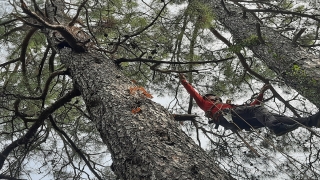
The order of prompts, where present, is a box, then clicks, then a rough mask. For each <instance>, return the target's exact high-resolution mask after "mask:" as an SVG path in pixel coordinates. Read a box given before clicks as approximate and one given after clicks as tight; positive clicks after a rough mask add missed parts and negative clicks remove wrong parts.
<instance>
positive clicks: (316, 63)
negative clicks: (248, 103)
mask: <svg viewBox="0 0 320 180" xmlns="http://www.w3.org/2000/svg"><path fill="white" fill-rule="evenodd" d="M202 2H204V3H207V4H208V6H210V7H212V11H213V12H214V14H215V17H216V18H217V20H218V21H219V22H221V23H222V25H223V26H224V27H225V28H226V29H228V30H229V32H230V33H231V34H232V37H233V40H234V42H236V43H237V44H239V45H241V46H246V47H248V48H249V49H251V50H252V52H253V53H254V55H255V56H256V57H258V58H260V59H261V60H262V61H263V62H264V63H265V64H266V65H267V66H268V67H269V68H270V69H271V70H273V71H274V72H276V73H277V75H278V76H279V77H281V78H282V79H283V80H284V82H285V83H286V84H287V85H288V86H290V87H292V88H294V89H295V90H296V91H298V92H299V93H300V94H302V95H303V96H304V97H306V98H307V99H309V100H310V101H311V102H312V103H314V104H315V105H316V106H318V107H320V89H319V88H318V87H319V86H320V82H319V79H320V71H319V70H318V69H319V67H320V58H319V56H318V55H316V54H312V53H310V52H307V51H306V49H304V48H303V47H300V46H298V45H296V44H295V43H293V42H292V40H290V39H288V38H286V37H284V36H282V35H281V34H280V33H279V32H276V31H274V30H273V29H272V28H269V27H266V26H263V25H260V26H261V27H260V29H261V31H260V33H261V37H262V38H263V41H264V42H260V41H261V40H260V41H259V40H258V41H251V42H250V41H249V40H252V39H254V38H253V37H256V36H258V30H257V29H258V28H257V23H259V21H258V20H257V19H256V18H255V17H253V16H252V14H250V13H246V16H245V17H243V9H241V8H239V7H237V6H235V5H232V4H225V7H226V8H223V6H222V4H221V2H222V1H220V0H210V1H209V0H202ZM258 39H259V38H258Z"/></svg>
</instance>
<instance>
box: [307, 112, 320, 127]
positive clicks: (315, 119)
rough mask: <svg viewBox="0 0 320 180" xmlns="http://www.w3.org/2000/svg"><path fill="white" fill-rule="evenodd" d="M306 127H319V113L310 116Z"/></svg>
mask: <svg viewBox="0 0 320 180" xmlns="http://www.w3.org/2000/svg"><path fill="white" fill-rule="evenodd" d="M308 125H309V127H312V126H315V127H320V111H319V112H317V113H316V114H314V115H312V116H310V120H309V123H308Z"/></svg>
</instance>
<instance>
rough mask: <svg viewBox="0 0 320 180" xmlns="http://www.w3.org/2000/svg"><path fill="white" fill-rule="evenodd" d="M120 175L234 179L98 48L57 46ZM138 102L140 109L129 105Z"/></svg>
mask: <svg viewBox="0 0 320 180" xmlns="http://www.w3.org/2000/svg"><path fill="white" fill-rule="evenodd" d="M60 56H61V61H62V62H63V63H64V64H66V66H67V67H68V68H69V69H70V72H71V76H72V79H73V81H74V83H75V85H76V86H77V87H78V88H79V90H80V91H81V93H82V97H83V99H84V101H85V103H86V105H87V108H88V111H89V113H90V115H91V118H92V119H93V121H94V122H95V123H96V127H97V129H98V131H99V132H100V134H101V138H102V139H103V141H104V142H105V143H106V144H107V145H108V148H109V151H110V152H111V155H112V159H113V165H112V168H113V171H114V172H115V174H116V175H117V176H118V177H119V178H120V179H206V180H207V179H219V180H223V179H232V177H231V176H230V175H228V174H227V173H226V172H225V171H223V170H221V169H220V168H219V167H218V165H217V164H215V163H214V159H213V158H212V157H210V156H208V155H207V153H206V152H205V151H204V150H202V149H201V148H200V147H199V146H198V145H196V144H195V142H194V141H193V140H192V139H191V138H190V137H188V136H187V135H186V134H185V133H184V132H183V131H182V130H181V129H179V124H178V123H177V122H175V121H174V119H173V117H172V115H170V114H169V113H168V111H166V110H165V109H164V108H163V107H162V106H160V105H159V104H157V103H155V102H153V101H151V100H150V99H148V98H147V97H145V95H143V94H141V93H140V92H139V91H138V92H136V93H134V94H130V92H129V89H130V88H133V87H135V85H134V84H133V83H132V82H131V81H130V80H129V79H128V78H126V77H124V75H123V74H122V73H121V71H120V70H119V69H118V68H117V66H116V65H115V64H114V63H113V61H111V60H109V59H107V58H106V57H104V56H103V55H102V54H100V53H98V52H87V53H80V54H79V53H74V52H72V51H70V49H68V48H64V49H63V50H61V55H60ZM137 107H140V108H141V111H140V112H138V113H135V114H134V113H132V112H131V111H132V109H135V108H137Z"/></svg>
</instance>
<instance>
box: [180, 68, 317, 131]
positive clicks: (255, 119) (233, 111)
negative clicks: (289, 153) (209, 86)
mask: <svg viewBox="0 0 320 180" xmlns="http://www.w3.org/2000/svg"><path fill="white" fill-rule="evenodd" d="M179 79H180V82H181V83H182V85H183V86H184V87H185V89H186V90H187V91H188V93H189V94H190V95H191V96H192V97H193V98H194V99H195V101H196V103H197V104H198V106H199V107H200V108H201V109H202V110H204V111H205V113H206V117H208V118H209V119H210V120H209V123H215V124H216V125H221V126H223V127H224V128H226V129H230V130H232V131H236V130H241V129H245V130H250V129H252V128H254V129H256V128H261V127H268V128H269V129H270V130H271V131H272V132H274V133H275V134H276V135H277V136H281V135H284V134H286V133H287V132H290V131H293V130H295V129H297V128H298V127H299V126H300V125H304V126H308V127H313V126H316V127H320V121H319V119H320V112H318V113H317V114H315V115H312V116H309V117H304V118H292V117H286V116H281V115H277V114H273V113H270V112H269V111H268V110H267V109H266V108H264V107H263V106H261V105H260V102H261V101H262V100H263V93H264V92H265V91H266V90H268V89H269V88H270V85H264V86H263V87H262V89H261V91H260V93H259V95H258V96H257V98H256V99H255V101H253V102H252V103H251V104H250V105H239V106H238V105H234V104H231V103H230V102H226V103H223V102H222V100H221V98H220V97H218V96H216V95H214V94H206V95H204V96H201V95H200V94H199V93H198V92H197V91H196V90H195V89H194V88H193V87H192V86H191V84H189V83H188V82H187V80H186V78H185V76H184V75H183V74H179ZM216 127H217V126H216Z"/></svg>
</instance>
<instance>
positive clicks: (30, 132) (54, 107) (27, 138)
mask: <svg viewBox="0 0 320 180" xmlns="http://www.w3.org/2000/svg"><path fill="white" fill-rule="evenodd" d="M79 95H80V92H79V91H78V90H77V89H73V90H72V91H70V92H68V93H67V94H66V95H65V96H63V97H62V98H60V99H59V100H57V101H56V102H54V103H53V104H52V105H51V106H49V107H48V108H46V109H44V110H43V111H42V112H41V114H40V115H39V116H38V119H37V120H36V122H35V123H34V124H33V125H32V126H31V127H30V128H29V130H28V131H27V133H26V134H25V135H24V136H22V137H20V138H19V139H17V140H15V141H13V142H12V143H11V144H10V145H8V146H7V147H6V148H4V150H3V151H2V152H1V153H0V170H1V169H2V167H3V165H4V162H5V160H6V158H7V157H8V155H9V154H10V153H11V152H12V151H13V150H14V149H15V148H17V147H18V146H20V145H24V144H27V143H29V142H30V140H31V139H32V138H33V137H34V135H35V134H36V132H37V130H38V128H39V127H40V126H41V125H42V124H43V122H44V120H45V119H47V118H48V117H49V115H50V114H52V113H53V112H54V111H56V110H57V109H59V108H60V107H61V106H63V105H64V104H65V103H67V102H69V101H71V99H72V98H74V97H76V96H79Z"/></svg>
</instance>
